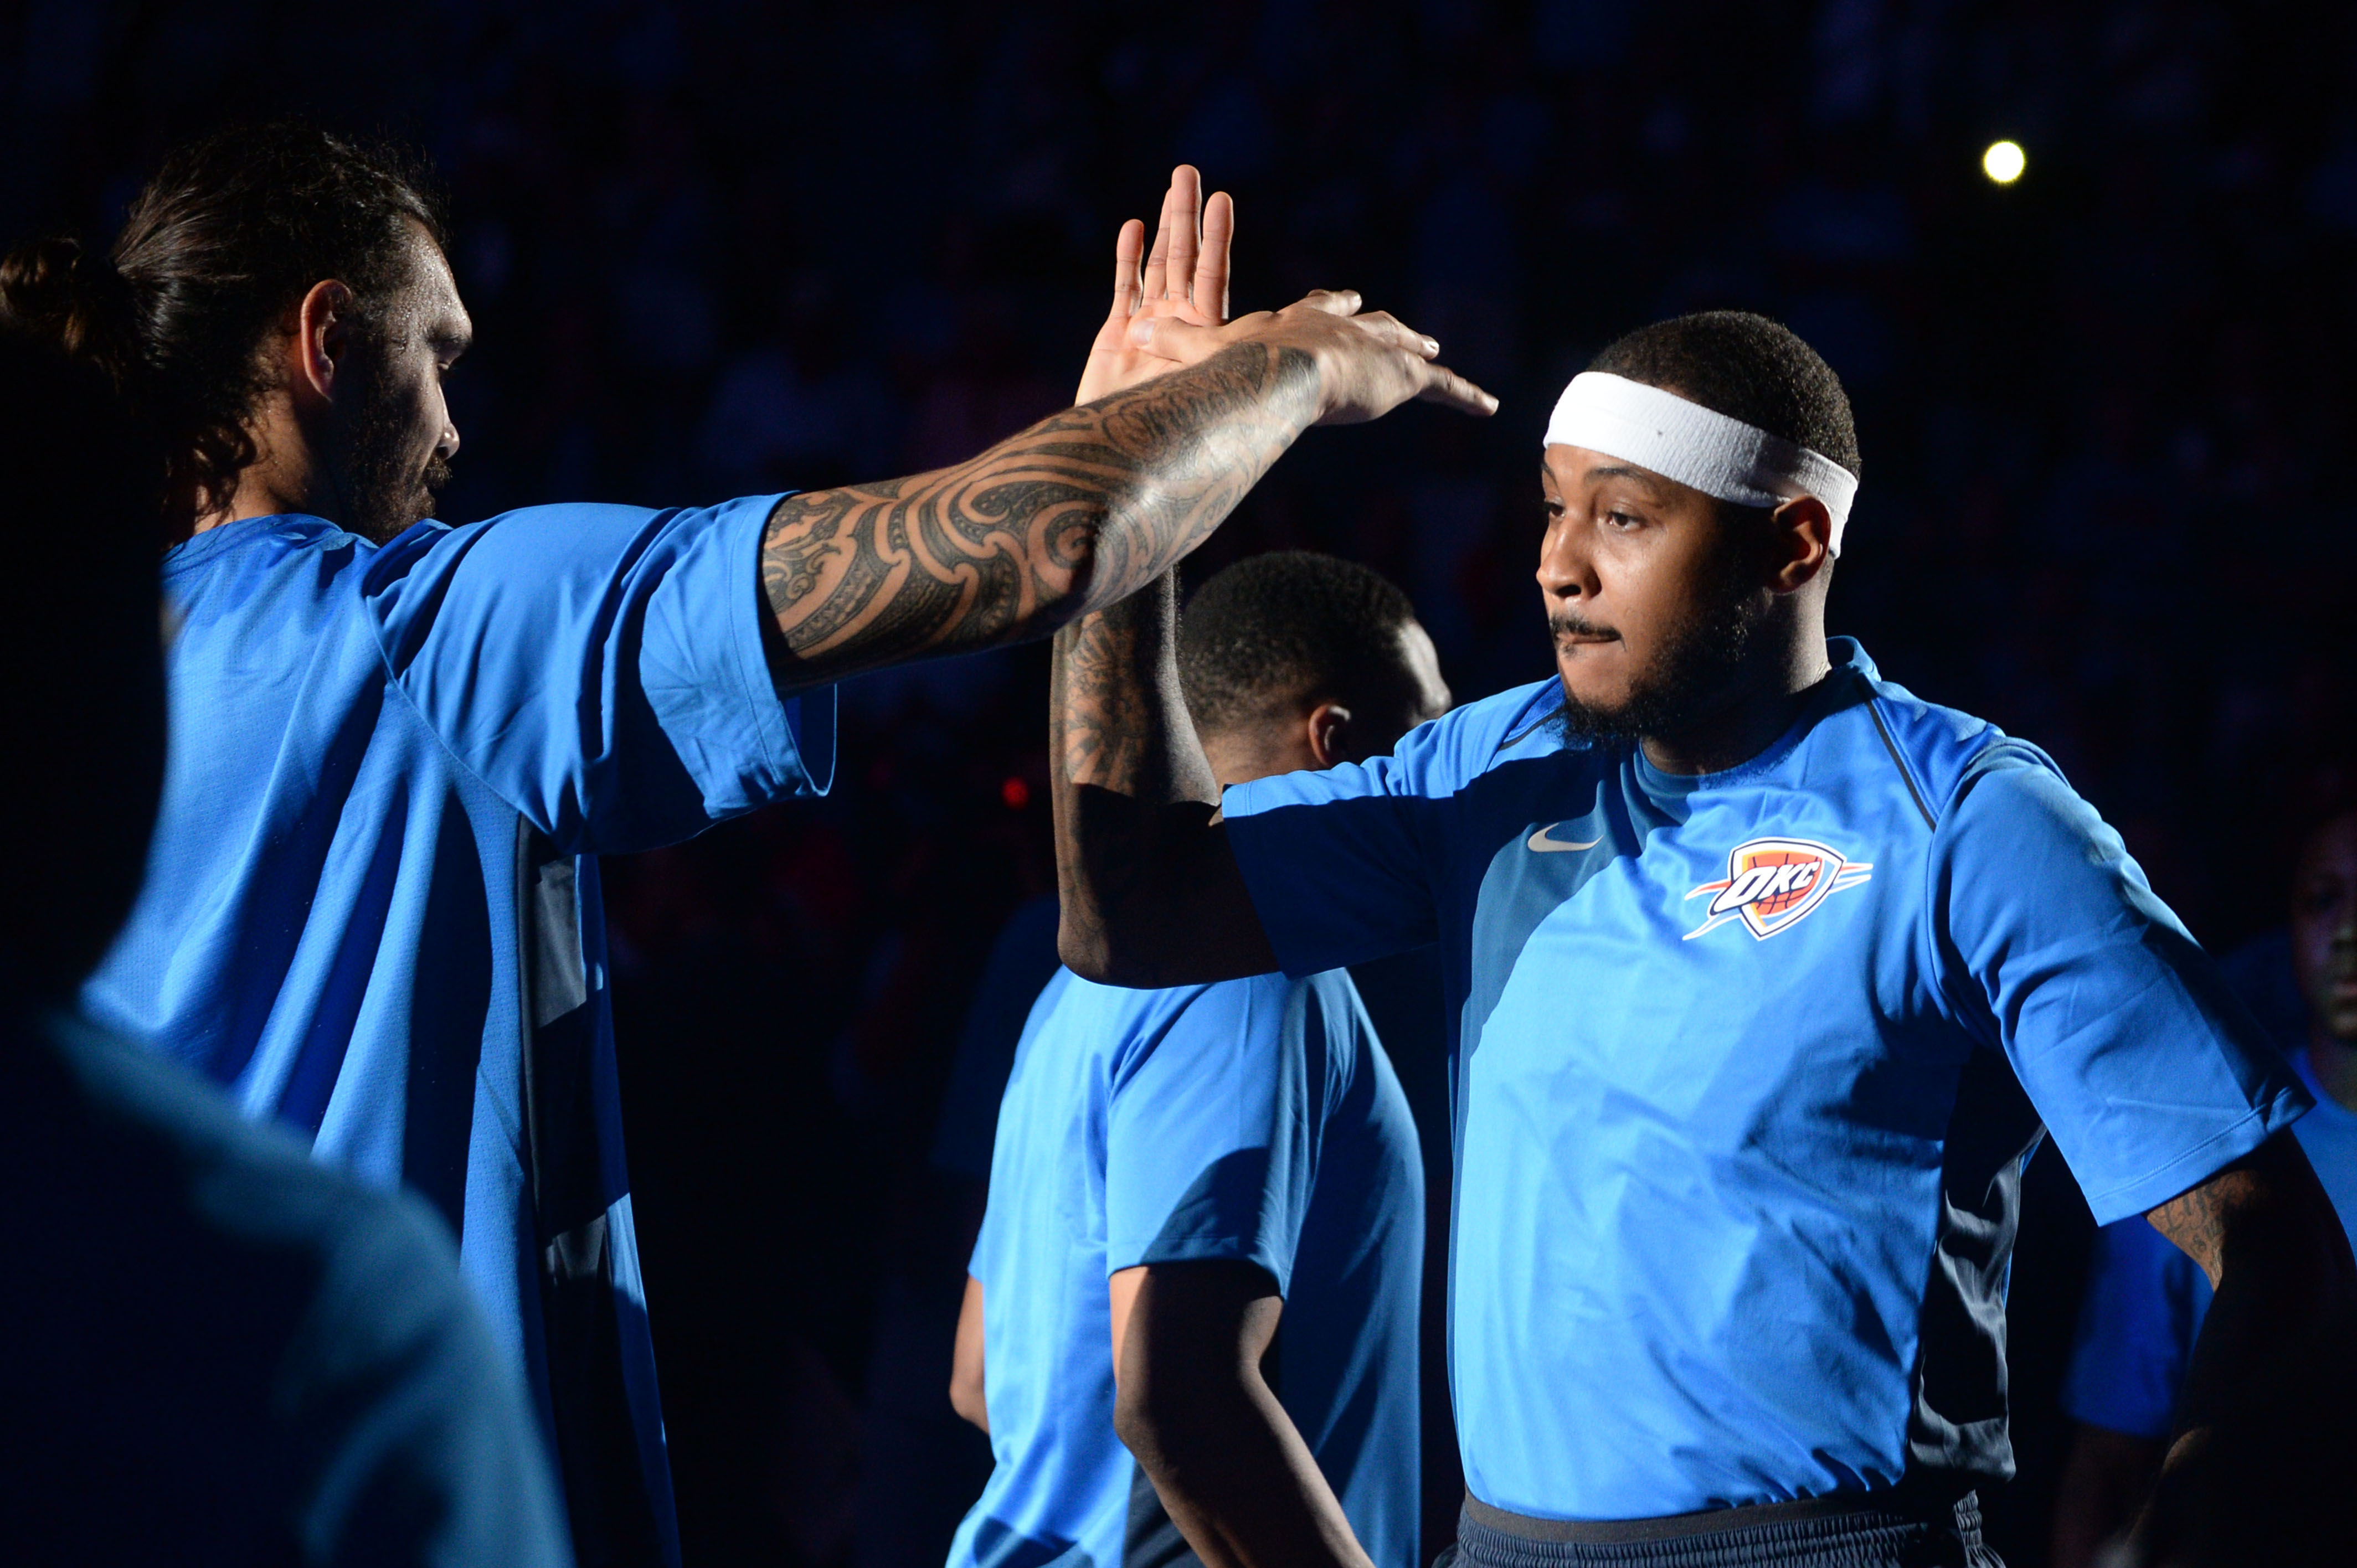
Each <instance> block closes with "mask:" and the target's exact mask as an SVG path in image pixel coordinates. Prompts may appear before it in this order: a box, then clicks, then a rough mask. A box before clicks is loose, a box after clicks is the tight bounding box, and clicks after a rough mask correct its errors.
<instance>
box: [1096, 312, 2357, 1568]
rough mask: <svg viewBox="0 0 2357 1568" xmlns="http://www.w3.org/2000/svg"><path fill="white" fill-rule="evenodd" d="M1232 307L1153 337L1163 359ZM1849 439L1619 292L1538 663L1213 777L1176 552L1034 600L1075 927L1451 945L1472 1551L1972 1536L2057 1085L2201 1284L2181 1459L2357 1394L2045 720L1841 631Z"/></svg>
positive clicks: (1845, 421)
mask: <svg viewBox="0 0 2357 1568" xmlns="http://www.w3.org/2000/svg"><path fill="white" fill-rule="evenodd" d="M1251 319H1252V318H1251V317H1243V319H1242V320H1241V321H1239V322H1238V323H1236V324H1234V325H1233V326H1232V327H1229V328H1200V327H1196V326H1193V325H1191V324H1188V323H1183V322H1174V321H1164V322H1160V323H1157V324H1156V326H1155V328H1154V329H1153V335H1154V338H1155V339H1156V341H1157V344H1158V345H1160V347H1161V349H1162V351H1166V352H1169V353H1171V354H1173V355H1174V356H1176V357H1190V356H1193V355H1197V354H1200V353H1203V352H1207V351H1213V350H1215V349H1217V347H1218V346H1219V345H1220V344H1222V343H1223V342H1224V341H1226V335H1227V334H1228V333H1230V332H1234V331H1238V330H1248V329H1249V328H1248V325H1247V324H1248V323H1249V322H1250V321H1251ZM1858 467H1859V462H1858V451H1857V438H1856V435H1855V434H1854V431H1853V428H1852V424H1851V417H1850V412H1849V405H1848V402H1847V399H1846V396H1845V395H1844V393H1843V392H1842V388H1841V385H1840V383H1839V381H1837V379H1836V378H1835V376H1834V374H1833V372H1832V371H1830V370H1828V369H1827V368H1826V367H1825V365H1824V362H1823V361H1822V360H1820V359H1819V358H1818V357H1817V355H1816V354H1815V353H1814V352H1813V351H1812V350H1811V349H1809V348H1808V346H1807V345H1806V344H1804V343H1803V342H1802V341H1801V340H1800V339H1799V338H1795V337H1794V336H1793V335H1792V333H1790V332H1788V331H1786V330H1785V329H1783V328H1781V327H1779V326H1776V325H1775V324H1773V323H1771V322H1769V321H1767V320H1764V319H1762V318H1760V317H1756V316H1749V315H1743V314H1739V313H1712V314H1706V315H1701V316H1694V317H1680V318H1678V319H1676V320H1672V321H1666V322H1663V323H1660V324H1658V325H1655V326H1652V327H1649V328H1643V329H1641V330H1640V331H1637V332H1634V333H1631V335H1630V336H1628V337H1627V338H1623V339H1621V340H1620V341H1619V342H1617V343H1615V344H1613V345H1612V346H1611V347H1609V348H1608V349H1605V350H1604V351H1603V353H1602V354H1601V355H1599V356H1598V359H1597V360H1595V361H1594V362H1593V364H1592V365H1591V366H1590V369H1589V373H1587V374H1584V375H1581V376H1579V377H1577V378H1575V379H1574V381H1572V383H1571V385H1570V386H1569V387H1568V388H1567V389H1566V392H1565V393H1564V395H1563V398H1562V400H1561V401H1560V403H1558V404H1557V406H1556V409H1555V414H1554V418H1553V420H1552V422H1551V424H1550V425H1549V428H1548V430H1547V433H1546V437H1545V444H1544V461H1543V465H1542V468H1541V473H1540V493H1541V496H1542V497H1543V499H1544V513H1543V518H1544V530H1543V534H1542V538H1541V542H1540V548H1539V557H1538V583H1539V587H1540V590H1541V595H1542V599H1543V603H1544V610H1545V614H1546V616H1547V618H1548V621H1549V624H1550V627H1551V628H1552V630H1553V632H1554V636H1555V648H1556V666H1557V668H1556V671H1555V676H1554V678H1552V679H1550V680H1547V681H1544V682H1538V683H1536V684H1534V685H1530V686H1525V687H1523V688H1520V689H1518V690H1513V691H1509V692H1505V693H1500V694H1498V695H1497V696H1494V697H1491V698H1489V699H1487V700H1485V701H1482V702H1477V703H1471V704H1469V705H1468V706H1465V707H1462V708H1459V709H1458V710H1457V711H1456V712H1454V713H1452V714H1449V715H1448V717H1446V718H1444V719H1442V720H1440V721H1438V722H1437V723H1435V724H1431V725H1426V726H1424V727H1423V728H1421V729H1419V730H1417V731H1415V733H1414V734H1412V735H1410V736H1408V737H1407V739H1406V740H1405V741H1404V742H1403V743H1402V744H1401V746H1400V747H1399V748H1398V750H1397V752H1396V753H1395V754H1394V756H1391V757H1378V758H1375V759H1374V760H1372V761H1370V762H1366V763H1351V764H1344V765H1342V766H1340V767H1337V768H1329V769H1326V770H1323V771H1319V772H1303V773H1292V774H1287V775H1285V776H1282V777H1280V778H1273V779H1258V780H1254V781H1253V782H1251V783H1247V784H1243V785H1239V786H1237V787H1236V788H1234V789H1229V790H1227V791H1226V792H1225V794H1224V796H1222V793H1221V791H1220V790H1219V789H1218V788H1217V782H1216V779H1215V778H1214V776H1213V775H1212V774H1211V770H1210V769H1209V768H1208V767H1207V766H1206V764H1205V761H1204V758H1203V754H1202V751H1201V749H1200V746H1199V745H1198V743H1197V742H1196V740H1195V737H1194V736H1193V733H1192V732H1191V730H1190V729H1189V726H1188V725H1187V724H1186V722H1185V714H1186V709H1185V704H1184V702H1183V699H1182V694H1181V693H1180V690H1179V684H1178V682H1177V680H1176V678H1175V674H1174V672H1173V671H1172V669H1171V666H1170V662H1169V625H1168V617H1169V605H1168V593H1167V591H1166V590H1161V589H1157V591H1155V592H1151V593H1148V594H1146V595H1144V596H1140V597H1139V598H1138V599H1136V600H1133V601H1131V602H1130V603H1128V604H1126V605H1124V606H1121V607H1116V608H1114V609H1113V610H1110V611H1105V612H1100V613H1097V614H1094V615H1092V616H1091V617H1089V618H1086V619H1084V620H1082V622H1080V623H1078V624H1077V625H1075V626H1074V627H1071V628H1066V629H1065V630H1064V631H1063V632H1062V633H1060V640H1059V644H1058V648H1059V658H1060V677H1061V682H1062V683H1061V687H1060V698H1061V702H1060V712H1059V724H1060V733H1059V735H1058V736H1057V737H1056V738H1057V745H1058V750H1059V758H1058V764H1057V766H1056V767H1055V768H1053V769H1052V770H1051V775H1052V777H1053V778H1054V779H1055V780H1056V786H1057V810H1058V823H1059V835H1060V840H1059V854H1060V873H1061V880H1062V884H1063V929H1062V949H1063V954H1064V957H1065V960H1066V961H1067V962H1068V963H1070V964H1071V966H1072V968H1073V969H1075V970H1076V971H1078V972H1080V973H1082V974H1084V975H1087V976H1089V977H1091V978H1093V979H1098V980H1103V981H1108V982H1111V983H1119V984H1129V985H1155V986H1165V985H1176V984H1181V983H1201V982H1205V981H1210V980H1214V979H1218V978H1221V977H1222V976H1227V975H1237V974H1253V973H1259V972H1264V971H1266V970H1268V969H1270V968H1271V967H1278V968H1282V969H1283V970H1284V971H1285V972H1286V973H1289V974H1306V973H1311V972H1318V971H1322V970H1326V969H1329V968H1333V967H1335V966H1337V965H1340V964H1347V963H1351V962H1355V961H1360V960H1363V959H1368V958H1372V957H1374V956H1376V955H1378V954H1382V953H1386V952H1392V951H1396V950H1404V949H1407V948H1411V947H1415V946H1417V945H1419V944H1423V943H1426V942H1431V941H1434V940H1438V941H1439V942H1441V943H1442V944H1443V948H1444V952H1445V954H1446V964H1447V973H1448V986H1449V991H1450V994H1451V1002H1452V1011H1453V1013H1454V1015H1455V1019H1454V1023H1455V1027H1456V1029H1457V1036H1458V1037H1457V1041H1456V1058H1455V1060H1456V1068H1455V1092H1456V1105H1455V1111H1456V1116H1457V1123H1458V1125H1457V1133H1458V1138H1457V1152H1458V1176H1459V1180H1458V1186H1457V1188H1456V1193H1455V1222H1456V1229H1455V1230H1454V1232H1453V1234H1452V1245H1453V1249H1454V1255H1453V1261H1452V1268H1453V1291H1452V1300H1451V1315H1450V1322H1451V1327H1450V1334H1451V1344H1452V1359H1451V1376H1452V1383H1453V1388H1454V1392H1455V1398H1456V1405H1457V1421H1458V1431H1459V1432H1460V1434H1462V1437H1461V1447H1462V1454H1463V1458H1464V1464H1465V1474H1466V1480H1467V1485H1468V1487H1469V1496H1468V1498H1467V1500H1466V1503H1465V1508H1464V1512H1463V1514H1462V1516H1461V1519H1460V1521H1459V1533H1458V1544H1457V1548H1456V1551H1457V1553H1458V1556H1460V1557H1461V1558H1463V1559H1464V1560H1466V1561H1468V1562H1469V1563H1478V1564H1481V1565H1483V1568H1506V1565H1507V1564H1513V1565H1515V1568H1541V1565H1548V1564H1555V1563H1639V1562H1642V1563H1650V1564H1663V1563H1824V1564H1831V1563H1850V1564H1858V1563H1893V1564H1895V1563H1901V1562H1921V1561H1942V1562H1966V1561H1970V1562H1978V1563H1989V1562H1991V1561H1993V1558H1992V1556H1991V1555H1990V1553H1989V1552H1988V1549H1987V1548H1986V1546H1985V1545H1983V1544H1982V1542H1981V1541H1980V1532H1979V1523H1978V1514H1977V1508H1976V1501H1975V1491H1976V1488H1979V1487H1984V1486H1989V1485H1993V1484H1995V1483H1996V1482H1999V1481H2001V1480H2002V1479H2003V1478H2004V1477H2006V1476H2007V1474H2008V1473H2009V1471H2010V1469H2011V1464H2012V1459H2011V1451H2010V1448H2009V1445H2008V1443H2007V1434H2006V1402H2005V1387H2006V1384H2005V1361H2004V1348H2003V1324H2004V1288H2005V1281H2006V1271H2007V1259H2008V1254H2009V1251H2010V1248H2011V1245H2012V1240H2013V1235H2014V1230H2015V1220H2016V1208H2017V1200H2018V1190H2019V1188H2018V1181H2019V1173H2020V1168H2021V1162H2022V1160H2023V1158H2024V1157H2025V1156H2026V1155H2027V1154H2028V1153H2029V1150H2030V1148H2031V1147H2032V1146H2033V1144H2035V1143H2036V1141H2037V1139H2038V1138H2039V1136H2040V1131H2041V1125H2042V1127H2043V1128H2044V1129H2046V1130H2050V1131H2051V1132H2052V1133H2053V1135H2054V1138H2055V1142H2056V1144H2058V1146H2059V1147H2060V1148H2061V1153H2062V1154H2063V1155H2064V1156H2065V1157H2066V1158H2067V1159H2068V1160H2069V1161H2070V1163H2071V1165H2072V1169H2073V1170H2074V1171H2075V1172H2076V1174H2077V1176H2078V1177H2079V1180H2080V1184H2081V1186H2082V1187H2083V1188H2084V1190H2085V1191H2086V1193H2087V1196H2088V1199H2089V1201H2090V1203H2091V1204H2092V1205H2093V1208H2094V1209H2095V1212H2096V1215H2097V1217H2098V1218H2099V1219H2106V1220H2108V1219H2119V1218H2122V1217H2124V1216H2126V1215H2129V1214H2135V1213H2147V1214H2149V1215H2150V1216H2151V1218H2152V1219H2153V1222H2154V1223H2155V1224H2156V1225H2158V1227H2159V1228H2160V1229H2161V1230H2162V1231H2163V1232H2164V1233H2166V1234H2167V1235H2168V1236H2169V1238H2170V1239H2171V1240H2174V1241H2175V1242H2177V1244H2178V1245H2179V1246H2180V1247H2182V1248H2184V1249H2185V1250H2186V1251H2188V1252H2189V1253H2190V1254H2191V1255H2192V1256H2193V1257H2194V1259H2195V1260H2196V1261H2197V1262H2200V1263H2201V1265H2202V1266H2203V1267H2204V1268H2205V1269H2206V1270H2207V1271H2209V1272H2210V1273H2212V1276H2213V1277H2215V1278H2216V1279H2217V1280H2218V1281H2219V1285H2218V1305H2217V1306H2216V1307H2215V1308H2214V1309H2213V1310H2212V1314H2211V1317H2210V1322H2209V1325H2208V1326H2207V1329H2206V1331H2205V1333H2204V1335H2203V1339H2202V1344H2201V1348H2200V1349H2199V1350H2198V1351H2197V1352H2196V1355H2195V1367H2194V1373H2193V1379H2192V1385H2191V1387H2190V1389H2189V1391H2188V1394H2187V1399H2188V1421H2189V1425H2190V1431H2189V1434H2188V1436H2187V1437H2186V1439H2185V1440H2184V1441H2183V1444H2182V1445H2181V1447H2180V1449H2179V1459H2180V1460H2181V1461H2182V1462H2183V1463H2184V1464H2185V1466H2186V1469H2187V1471H2188V1474H2189V1475H2193V1474H2198V1473H2199V1472H2200V1469H2201V1466H2202V1465H2203V1464H2205V1463H2206V1458H2205V1453H2206V1454H2207V1455H2215V1454H2218V1453H2222V1452H2226V1451H2231V1450H2232V1448H2233V1445H2234V1444H2235V1443H2236V1442H2238V1441H2240V1440H2241V1434H2244V1433H2245V1432H2247V1431H2248V1430H2250V1429H2251V1427H2252V1426H2255V1425H2257V1424H2260V1423H2263V1421H2264V1419H2265V1417H2264V1411H2263V1410H2262V1409H2261V1407H2263V1406H2265V1405H2266V1402H2267V1401H2269V1400H2271V1399H2274V1398H2275V1397H2276V1396H2277V1395H2278V1394H2280V1393H2282V1392H2283V1391H2285V1389H2286V1388H2287V1379H2289V1378H2291V1377H2294V1376H2296V1377H2298V1379H2302V1380H2313V1381H2314V1382H2315V1383H2316V1384H2317V1385H2319V1386H2322V1387H2326V1388H2329V1389H2330V1390H2332V1391H2334V1393H2333V1395H2332V1397H2333V1398H2335V1399H2342V1400H2345V1399H2346V1398H2348V1397H2350V1395H2351V1393H2352V1391H2357V1380H2352V1378H2351V1376H2350V1371H2351V1366H2352V1352H2357V1263H2352V1259H2351V1255H2350V1250H2349V1245H2348V1242H2347V1240H2345V1239H2344V1238H2343V1236H2342V1235H2341V1227H2340V1224H2339V1222H2338V1220H2337V1219H2335V1218H2334V1216H2333V1213H2332V1209H2331V1206H2330V1203H2328V1202H2327V1201H2326V1198H2325V1196H2324V1193H2323V1192H2322V1190H2321V1189H2320V1188H2319V1186H2318V1184H2317V1180H2316V1177H2315V1175H2314V1173H2313V1172H2312V1171H2311V1170H2310V1169H2309V1164H2308V1161H2307V1159H2306V1157H2305V1156H2304V1155H2302V1154H2301V1152H2300V1149H2299V1145H2298V1143H2297V1142H2296V1141H2295V1140H2294V1139H2293V1138H2292V1137H2291V1136H2290V1134H2289V1133H2288V1130H2287V1129H2288V1128H2289V1126H2290V1124H2291V1122H2293V1121H2294V1120H2295V1119H2296V1118H2298V1115H2299V1114H2300V1113H2301V1112H2304V1111H2305V1110H2306V1109H2307V1108H2308V1105H2309V1096H2308V1094H2307V1092H2306V1090H2303V1089H2302V1088H2301V1087H2300V1085H2299V1082H2298V1079H2297V1077H2296V1076H2295V1075H2294V1074H2293V1073H2292V1072H2291V1070H2290V1069H2289V1068H2288V1067H2287V1066H2286V1064H2285V1063H2284V1061H2283V1059H2282V1058H2281V1057H2280V1055H2279V1054H2278V1053H2276V1050H2275V1049H2274V1048H2273V1047H2271V1046H2270V1045H2269V1044H2268V1043H2267V1042H2266V1039H2265V1038H2264V1037H2263V1036H2261V1035H2260V1033H2259V1032H2258V1030H2257V1026H2256V1025H2255V1023H2253V1021H2252V1020H2251V1019H2250V1018H2249V1016H2248V1015H2247V1014H2246V1013H2245V1012H2244V1010H2243V1009H2242V1008H2241V1007H2240V1006H2239V1005H2238V1004H2235V1003H2234V1002H2233V1000H2232V999H2231V998H2230V997H2229V995H2228V994H2227V993H2226V992H2225V989H2224V987H2223V985H2222V983H2221V981H2220V979H2219V977H2218V975H2217V973H2216V971H2215V969H2214V968H2213V966H2212V964H2211V962H2210V961H2209V960H2208V959H2207V958H2206V957H2205V956H2204V955H2203V954H2202V953H2201V950H2200V949H2199V948H2198V947H2196V946H2195V944H2194V943H2193V941H2192V940H2191V939H2190V938H2189V937H2188V936H2187V935H2186V933H2185V930H2184V929H2183V927H2182V926H2181V925H2179V922H2178V921H2177V919H2176V918H2175V917H2173V916H2172V915H2171V914H2170V913H2169V910H2168V909H2167V908H2164V907H2163V906H2162V905H2161V904H2160V902H2159V901H2158V899H2157V898H2155V897H2154V896H2153V894H2152V892H2151V890H2150V888H2149V887H2148V886H2147V885H2146V882H2145V879H2144V876H2143V875H2142V873H2141V872H2140V871H2138V869H2137V868H2136V865H2135V864H2134V862H2133V861H2131V860H2130V859H2129V857H2128V856H2127V854H2126V852H2125V850H2124V849H2123V848H2122V846H2121V843H2120V841H2119V838H2118V836H2117V835H2116V834H2115V833H2114V832H2112V831H2111V830H2110V829H2109V828H2107V827H2105V826H2104V823H2103V822H2101V821H2100V820H2099V819H2098V818H2097V817H2096V816H2095V814H2094V812H2093V811H2091V810H2090V809H2089V808H2088V807H2087V805H2086V804H2085V802H2083V800H2080V799H2079V798H2078V797H2077V796H2076V795H2075V794H2073V793H2072V790H2071V789H2070V787H2069V786H2068V785H2067V784H2065V783H2064V782H2063V780H2062V779H2061V775H2060V774H2059V773H2058V772H2056V770H2055V769H2054V768H2053V766H2052V764H2051V763H2050V762H2049V761H2048V760H2047V758H2046V757H2044V755H2043V754H2041V753H2040V752H2039V751H2038V750H2037V749H2036V748H2035V747H2033V746H2029V745H2027V744H2025V743H2023V742H2020V741H2018V740H2014V739H2011V738H2009V737H2007V736H2004V735H2002V734H2001V733H1999V732H1998V731H1997V730H1996V729H1995V728H1993V727H1992V726H1990V725H1986V724H1985V723H1982V722H1981V721H1979V720H1976V719H1973V718H1971V717H1969V716H1967V715H1964V714H1958V713H1954V712H1952V711H1949V710H1945V709H1942V708H1937V707H1934V706H1932V705H1931V704H1929V703H1924V702H1922V701H1921V700H1920V699H1918V698H1916V697H1914V696H1912V695H1910V694H1909V693H1907V692H1905V691H1903V690H1902V689H1900V688H1899V687H1897V686H1895V685H1892V684H1891V683H1889V682H1887V681H1884V680H1883V679H1882V678H1881V677H1880V676H1879V675H1878V673H1877V672H1876V671H1875V668H1874V665H1873V663H1872V662H1871V661H1870V660H1868V659H1867V656H1866V653H1865V651H1864V650H1862V649H1860V648H1859V647H1858V646H1857V644H1856V643H1855V642H1852V641H1849V640H1848V639H1830V640H1829V639H1827V638H1826V636H1825V635H1824V602H1825V594H1826V589H1827V585H1828V584H1829V581H1830V579H1831V577H1832V575H1833V565H1834V562H1835V557H1836V556H1837V555H1838V554H1839V553H1840V552H1841V550H1842V549H1843V546H1844V527H1845V524H1846V522H1847V521H1849V513H1850V507H1851V502H1852V500H1853V499H1854V496H1855V493H1856V489H1857V473H1858ZM2343 1408H2345V1405H2344V1406H2343ZM2251 1412H2259V1413H2251ZM2246 1415H2247V1417H2248V1421H2247V1423H2245V1417H2246ZM1338 1560H1339V1559H1338Z"/></svg>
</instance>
